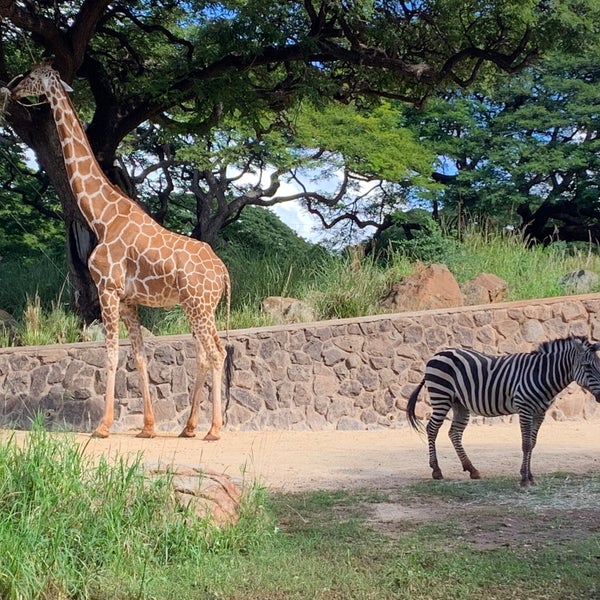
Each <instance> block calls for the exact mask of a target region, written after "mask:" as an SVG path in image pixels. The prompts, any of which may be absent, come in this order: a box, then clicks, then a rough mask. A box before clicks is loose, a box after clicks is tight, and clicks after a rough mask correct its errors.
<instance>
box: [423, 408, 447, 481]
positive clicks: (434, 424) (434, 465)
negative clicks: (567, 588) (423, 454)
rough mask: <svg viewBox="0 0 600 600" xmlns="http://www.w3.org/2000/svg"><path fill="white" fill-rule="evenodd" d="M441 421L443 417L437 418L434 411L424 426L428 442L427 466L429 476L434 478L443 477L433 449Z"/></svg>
mask: <svg viewBox="0 0 600 600" xmlns="http://www.w3.org/2000/svg"><path fill="white" fill-rule="evenodd" d="M443 422H444V417H443V416H442V417H441V419H439V420H438V419H437V418H436V415H435V413H434V414H433V415H431V418H430V419H429V422H428V423H427V427H426V428H425V430H426V431H427V441H428V442H429V466H430V467H431V476H432V477H433V478H434V479H444V476H443V475H442V470H441V469H440V465H439V464H438V459H437V452H436V451H435V440H436V438H437V434H438V432H439V430H440V427H441V426H442V423H443Z"/></svg>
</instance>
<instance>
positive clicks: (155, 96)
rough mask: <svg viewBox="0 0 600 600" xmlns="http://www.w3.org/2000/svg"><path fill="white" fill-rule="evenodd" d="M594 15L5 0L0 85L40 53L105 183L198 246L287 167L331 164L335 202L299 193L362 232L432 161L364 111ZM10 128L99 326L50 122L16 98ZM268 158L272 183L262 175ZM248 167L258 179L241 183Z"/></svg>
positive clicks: (531, 5)
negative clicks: (54, 210)
mask: <svg viewBox="0 0 600 600" xmlns="http://www.w3.org/2000/svg"><path fill="white" fill-rule="evenodd" d="M597 4H598V3H597V2H596V1H595V0H582V1H581V2H579V3H578V4H577V7H576V8H574V7H572V5H571V3H569V2H566V1H563V0H555V1H553V2H539V1H533V0H525V1H523V0H520V1H518V2H517V1H516V0H506V1H503V2H493V3H489V2H481V1H479V0H467V1H466V2H465V1H464V0H460V1H459V0H429V1H428V0H426V1H424V2H417V3H405V2H396V1H387V0H383V1H367V0H354V1H352V2H346V1H343V2H338V1H335V2H334V1H331V0H304V1H287V0H286V1H283V0H282V1H275V2H273V1H268V2H267V1H266V0H231V1H223V2H212V1H210V2H209V1H196V0H192V1H186V2H180V1H176V0H164V1H158V2H149V1H147V0H138V1H135V2H120V1H116V2H114V1H113V2H109V1H108V0H81V1H79V2H49V1H47V0H38V1H33V0H28V1H27V2H20V1H16V0H0V17H2V22H1V25H0V28H1V29H0V31H1V33H2V38H1V40H2V43H1V45H0V79H2V80H3V81H4V82H8V81H9V80H11V79H12V78H13V77H14V76H15V75H17V74H18V73H20V72H23V71H25V70H27V69H28V68H29V66H31V64H32V63H33V62H36V61H37V60H39V59H40V58H41V57H42V56H43V55H52V56H53V57H54V65H55V67H56V68H57V69H58V70H59V71H60V73H61V76H62V77H63V79H64V80H65V81H67V82H68V83H71V84H72V85H73V87H74V88H75V93H74V102H75V105H76V106H77V107H78V110H79V112H80V114H81V115H82V117H83V119H84V120H85V121H86V122H88V123H89V125H88V127H87V134H88V137H89V139H90V143H91V146H92V148H93V150H94V152H95V154H96V156H97V158H98V160H99V162H100V164H101V166H102V167H103V169H104V170H105V172H106V173H107V175H108V176H109V177H110V178H111V179H112V180H113V181H114V182H115V183H117V184H118V185H120V186H121V187H122V188H123V189H124V190H125V191H126V192H127V193H128V194H129V195H131V196H132V197H134V198H137V199H139V200H142V201H144V202H145V203H146V205H147V206H148V208H149V209H150V210H151V212H153V213H154V214H155V215H156V216H157V218H158V219H159V220H163V222H165V223H169V222H170V221H169V219H172V222H173V223H175V222H176V221H178V220H179V222H180V225H181V226H182V227H184V224H185V221H188V222H189V223H188V224H187V225H185V227H187V231H188V233H190V234H192V235H194V236H196V237H199V238H201V239H208V240H214V239H215V235H216V233H217V232H218V231H219V230H220V229H221V228H222V227H224V226H226V225H227V224H228V223H231V222H233V221H234V220H235V219H236V218H238V217H239V215H240V214H241V211H242V210H243V208H244V206H246V205H248V204H256V205H263V206H265V205H268V204H269V203H273V202H276V201H281V200H277V199H276V193H277V190H278V188H279V187H280V179H279V177H283V176H284V174H286V173H290V169H291V176H292V177H294V173H297V172H298V171H297V169H300V168H303V166H304V164H303V162H302V161H310V160H313V161H316V160H321V159H323V157H330V158H333V157H334V158H335V159H336V160H338V161H340V160H341V159H340V156H342V155H343V160H342V161H341V163H340V164H339V166H338V167H337V168H339V169H340V171H341V173H342V177H341V182H342V184H341V185H342V187H341V188H340V189H341V191H342V192H344V193H343V194H342V195H340V194H339V192H340V189H337V190H334V191H333V192H329V193H323V190H319V189H318V188H317V189H313V190H308V189H304V188H302V186H300V191H299V193H298V195H295V196H294V197H298V198H301V199H303V200H304V201H305V202H306V203H307V206H308V207H309V208H310V209H311V210H313V211H315V212H316V213H317V214H319V215H320V217H321V218H322V219H323V223H324V224H325V225H327V226H329V225H331V224H332V222H334V221H335V220H336V219H338V218H339V217H343V216H344V214H345V215H346V217H345V218H349V219H351V220H352V221H353V222H355V223H357V224H358V221H359V220H364V221H369V220H373V221H376V220H377V219H379V220H381V218H382V217H383V216H384V213H386V211H387V210H388V206H386V204H387V205H390V203H392V202H398V201H404V200H405V199H406V190H405V186H406V184H407V182H408V181H413V180H415V181H417V183H418V184H419V185H420V184H421V183H422V182H423V177H424V175H425V173H423V172H421V169H423V168H424V164H425V162H426V159H427V152H426V151H423V150H419V151H417V150H416V142H415V138H411V136H410V135H409V134H408V133H406V132H402V133H401V132H400V129H399V128H397V127H396V128H389V131H388V130H387V127H386V125H385V124H386V123H389V122H390V117H389V114H386V108H385V105H381V106H380V107H379V108H376V107H377V106H378V104H379V103H380V102H381V101H382V100H386V101H388V102H390V103H393V102H409V103H412V104H414V105H416V106H424V105H425V104H426V103H427V98H428V97H429V96H431V95H432V94H435V93H440V92H443V93H450V92H451V91H452V90H456V89H459V88H468V87H469V86H471V85H472V84H474V83H475V82H477V83H478V84H479V85H480V86H483V87H484V88H485V87H488V86H491V85H492V82H493V80H494V78H495V77H496V75H497V73H498V72H499V71H502V72H504V73H515V72H518V71H520V70H522V69H523V68H524V67H525V66H527V65H529V64H531V63H532V62H535V61H537V60H538V59H539V58H540V57H541V56H543V55H545V54H546V53H547V52H549V51H551V50H553V49H557V48H559V49H561V50H562V51H565V52H569V51H572V50H573V49H583V48H585V47H587V46H588V45H589V44H590V40H593V39H595V37H596V33H597V32H596V31H595V28H596V23H598V22H599V19H598V16H599V15H598V12H599V11H598V9H599V6H598V5H597ZM331 103H337V104H339V105H340V106H342V107H343V108H339V107H338V108H332V106H331ZM311 111H313V115H314V117H313V118H314V122H315V123H316V122H317V121H318V119H326V125H325V126H324V127H323V128H320V129H319V131H318V133H319V136H318V138H317V137H315V136H314V135H312V136H311V132H310V127H308V124H307V123H304V124H303V123H302V118H305V115H310V114H311ZM319 111H322V112H319ZM352 111H354V112H352ZM377 111H379V112H377ZM298 115H301V116H300V117H298V118H297V116H298ZM340 118H341V119H342V120H344V119H346V120H347V125H348V126H352V127H356V128H358V133H359V134H364V136H368V135H369V134H370V133H372V132H374V135H377V136H379V137H380V138H381V140H382V143H383V144H390V146H394V147H395V145H396V144H398V148H405V149H406V152H407V155H405V156H404V160H402V161H393V160H389V159H386V157H385V153H384V152H381V148H383V147H385V146H383V145H382V146H380V147H379V149H378V148H377V147H376V144H372V145H368V144H363V145H360V144H356V143H354V146H355V147H353V142H357V140H359V139H360V137H356V139H355V140H353V139H352V136H350V135H347V136H346V139H345V140H344V139H343V137H342V136H337V135H336V133H335V128H334V127H333V123H332V122H335V120H336V119H340ZM6 120H7V123H8V124H9V125H10V126H11V128H12V129H13V130H14V131H15V132H16V133H17V134H18V136H19V137H20V139H21V140H23V141H24V142H25V144H27V145H28V146H29V147H30V148H32V149H33V150H34V151H35V153H36V155H37V158H38V161H39V164H40V165H41V167H42V168H43V169H44V171H45V173H46V174H47V176H48V178H49V181H50V182H51V184H52V187H53V189H54V190H55V191H56V193H57V196H58V198H59V200H60V204H61V208H62V217H63V219H64V221H65V224H66V227H67V233H68V240H69V245H68V247H69V258H70V265H71V274H72V278H73V285H74V286H75V288H76V290H77V291H78V294H77V297H78V298H79V301H80V311H81V312H83V313H84V316H85V317H86V318H87V319H88V320H89V319H90V318H92V317H94V316H97V305H96V304H95V302H94V298H93V296H94V291H93V288H92V287H91V285H90V282H89V278H87V275H86V269H85V261H86V259H87V255H88V254H89V251H90V250H91V247H92V246H93V240H92V239H89V240H88V238H89V234H87V233H85V227H84V226H83V225H82V219H81V215H80V214H79V212H78V210H77V208H76V205H75V203H74V199H73V196H72V194H71V191H70V189H69V186H68V182H67V180H66V176H65V173H64V168H63V165H62V160H61V154H60V148H59V146H58V144H57V140H56V133H55V129H54V126H53V123H52V122H51V117H50V115H49V111H48V110H47V107H45V106H43V105H42V106H39V107H34V108H25V107H22V106H20V105H17V104H15V103H12V104H11V105H10V106H9V113H8V115H7V116H6ZM313 129H315V128H313ZM314 133H315V132H313V134H314ZM390 136H392V137H390ZM9 138H10V136H9V135H8V134H7V139H9ZM362 139H363V140H364V139H365V137H363V138H362ZM14 142H15V140H14V139H13V140H10V141H9V143H11V144H13V143H14ZM356 146H360V147H356ZM435 152H436V153H437V151H435ZM398 154H399V152H397V153H396V156H398ZM298 161H299V162H298ZM270 163H272V165H273V168H274V170H272V169H271V170H270V171H269V172H268V176H269V179H268V183H267V179H266V176H267V171H264V173H263V171H262V170H260V169H263V168H264V167H265V166H266V165H268V164H270ZM232 167H235V168H232ZM244 169H247V171H248V173H250V172H252V173H253V174H254V176H255V180H254V182H253V183H248V179H245V178H242V177H240V173H241V172H244ZM284 169H285V170H284ZM294 169H296V171H294ZM386 173H387V174H388V175H389V176H390V177H394V178H400V179H392V180H390V181H389V182H387V183H386V184H382V185H381V186H380V188H379V189H378V190H376V192H377V193H376V194H375V196H374V197H373V198H372V199H371V200H370V201H369V204H368V205H367V207H366V210H365V209H364V208H363V207H361V210H356V209H355V207H356V206H357V202H358V201H359V200H360V199H361V192H360V182H361V180H364V179H369V180H372V181H378V180H383V175H384V174H386ZM285 176H287V175H285ZM351 177H352V179H351ZM256 178H258V182H259V183H256ZM350 182H352V184H350ZM263 183H265V185H263ZM388 184H389V185H388ZM144 186H145V188H144ZM357 190H358V191H357ZM141 192H143V195H142V193H141ZM151 192H153V193H154V194H155V198H154V199H152V200H150V193H151ZM346 192H355V193H354V195H352V193H351V194H350V195H347V194H346ZM384 206H385V207H386V208H385V210H383V209H382V207H384ZM171 207H174V209H173V211H172V212H173V214H172V215H170V214H169V213H170V211H171ZM185 227H184V229H185Z"/></svg>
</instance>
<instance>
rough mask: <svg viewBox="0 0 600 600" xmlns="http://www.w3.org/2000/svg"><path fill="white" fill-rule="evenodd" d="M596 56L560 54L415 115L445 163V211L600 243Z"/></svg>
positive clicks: (540, 236)
mask: <svg viewBox="0 0 600 600" xmlns="http://www.w3.org/2000/svg"><path fill="white" fill-rule="evenodd" d="M596 63H597V61H596V57H595V55H593V56H592V55H590V54H588V55H583V54H579V55H577V56H573V55H566V54H564V53H560V54H558V53H557V54H553V55H551V56H549V57H548V58H547V59H546V60H544V61H543V62H542V63H540V64H539V65H538V66H537V67H536V68H531V69H527V70H525V71H523V72H522V73H521V74H520V75H519V76H518V77H514V78H510V79H505V80H501V81H499V82H498V84H497V85H496V86H494V88H493V89H492V90H490V91H489V92H488V93H487V94H485V95H484V94H481V93H479V94H477V93H471V94H468V95H458V96H455V97H452V98H448V99H446V100H443V101H437V102H435V103H433V105H432V106H431V107H430V109H429V110H427V111H425V112H421V113H420V114H416V113H413V115H412V117H413V119H414V122H416V123H418V131H419V135H420V136H421V138H422V139H425V140H427V141H428V144H430V145H431V147H435V148H436V149H437V151H438V153H439V154H440V156H442V157H444V159H445V160H446V161H447V163H450V164H449V165H448V164H446V171H445V172H441V171H440V172H436V173H434V175H433V176H434V178H436V179H437V180H438V181H441V182H443V183H444V184H445V186H446V187H445V189H443V190H442V191H441V193H440V194H439V196H438V201H439V203H440V204H441V205H442V206H444V207H445V209H446V210H447V211H451V212H452V211H453V212H461V213H462V214H463V215H470V216H471V218H475V219H480V218H481V216H482V215H485V216H486V218H488V219H494V220H495V221H496V222H497V223H498V224H500V225H504V226H506V225H512V226H514V227H515V228H520V229H522V230H523V232H524V233H525V235H526V236H527V237H529V238H530V239H531V240H535V241H540V242H544V243H548V242H550V241H552V240H562V241H590V239H591V240H593V241H595V242H596V243H598V242H599V241H600V205H599V203H598V198H599V191H600V190H599V186H600V171H599V168H600V164H599V154H598V152H599V150H600V70H599V69H598V67H597V64H596Z"/></svg>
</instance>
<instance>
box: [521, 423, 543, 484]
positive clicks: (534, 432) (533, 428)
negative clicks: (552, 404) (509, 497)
mask: <svg viewBox="0 0 600 600" xmlns="http://www.w3.org/2000/svg"><path fill="white" fill-rule="evenodd" d="M545 416H546V414H545V413H542V414H541V415H533V417H532V421H531V435H530V439H531V448H530V450H529V463H528V470H529V473H528V475H527V478H528V483H523V480H522V479H521V485H535V478H534V477H533V473H532V472H531V456H532V454H533V449H534V448H535V444H536V443H537V436H538V432H539V430H540V427H541V426H542V423H543V422H544V417H545ZM521 477H523V474H522V473H521Z"/></svg>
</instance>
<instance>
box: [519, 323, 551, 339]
mask: <svg viewBox="0 0 600 600" xmlns="http://www.w3.org/2000/svg"><path fill="white" fill-rule="evenodd" d="M522 332H523V339H524V340H525V341H526V342H529V343H530V344H539V343H541V342H543V341H544V340H545V336H544V327H543V325H542V324H541V323H540V321H538V320H537V319H528V320H527V321H525V322H524V323H523V327H522Z"/></svg>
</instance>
